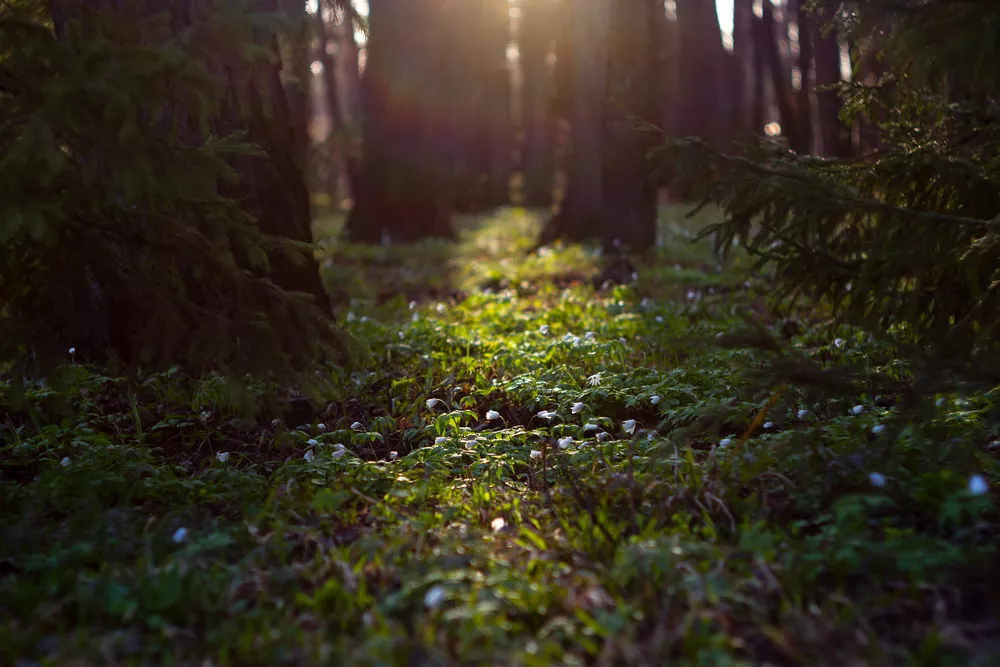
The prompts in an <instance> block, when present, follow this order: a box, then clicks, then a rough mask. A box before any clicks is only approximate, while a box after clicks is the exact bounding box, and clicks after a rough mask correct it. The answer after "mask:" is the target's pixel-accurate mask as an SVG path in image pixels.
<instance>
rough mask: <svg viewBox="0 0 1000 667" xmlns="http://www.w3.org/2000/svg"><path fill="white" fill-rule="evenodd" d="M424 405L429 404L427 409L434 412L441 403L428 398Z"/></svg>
mask: <svg viewBox="0 0 1000 667" xmlns="http://www.w3.org/2000/svg"><path fill="white" fill-rule="evenodd" d="M424 403H426V404H427V407H428V408H429V409H431V410H433V409H434V406H435V405H437V404H438V403H439V401H438V399H436V398H428V399H427V400H426V401H424Z"/></svg>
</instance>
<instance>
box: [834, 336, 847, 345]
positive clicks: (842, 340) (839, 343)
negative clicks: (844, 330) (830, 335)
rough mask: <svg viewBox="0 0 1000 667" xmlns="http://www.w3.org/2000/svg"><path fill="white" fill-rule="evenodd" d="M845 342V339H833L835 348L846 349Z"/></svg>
mask: <svg viewBox="0 0 1000 667" xmlns="http://www.w3.org/2000/svg"><path fill="white" fill-rule="evenodd" d="M845 342H846V341H844V339H843V338H834V339H833V346H834V347H844V343H845Z"/></svg>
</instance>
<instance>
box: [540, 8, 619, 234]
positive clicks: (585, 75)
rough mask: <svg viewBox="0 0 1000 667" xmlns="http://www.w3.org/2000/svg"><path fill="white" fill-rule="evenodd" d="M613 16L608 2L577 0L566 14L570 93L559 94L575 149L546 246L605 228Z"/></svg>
mask: <svg viewBox="0 0 1000 667" xmlns="http://www.w3.org/2000/svg"><path fill="white" fill-rule="evenodd" d="M610 16H611V7H610V2H609V0H577V2H575V3H574V4H573V5H572V7H571V8H570V10H569V12H568V17H567V18H568V27H569V29H568V31H567V32H568V37H569V43H568V44H566V45H565V48H564V49H563V50H562V54H565V61H566V62H565V65H566V68H567V69H566V74H568V77H567V78H569V81H567V83H568V84H569V86H568V87H569V89H570V90H568V91H567V90H565V88H564V89H563V90H562V91H561V92H562V93H563V95H564V100H565V101H567V102H568V103H569V105H570V109H569V121H570V132H571V136H572V139H571V141H572V147H571V149H570V155H569V157H568V160H567V165H566V179H567V182H566V192H565V194H564V196H563V200H562V202H561V205H560V207H559V212H558V213H556V215H555V216H554V217H553V218H552V219H551V220H550V221H549V223H548V224H547V225H546V228H545V231H544V233H543V235H542V242H543V243H547V242H551V241H552V240H555V239H557V238H565V239H573V240H584V239H591V238H599V237H600V236H601V232H602V230H603V227H604V216H605V210H604V194H603V193H604V178H603V165H602V156H603V150H602V149H603V139H604V102H605V99H606V96H607V71H608V40H607V35H608V24H609V21H610ZM566 93H568V95H566ZM567 98H568V99H567Z"/></svg>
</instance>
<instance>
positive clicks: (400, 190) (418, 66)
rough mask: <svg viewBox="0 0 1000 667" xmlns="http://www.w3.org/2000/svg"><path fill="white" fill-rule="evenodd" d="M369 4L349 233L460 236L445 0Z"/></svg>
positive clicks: (405, 238)
mask: <svg viewBox="0 0 1000 667" xmlns="http://www.w3.org/2000/svg"><path fill="white" fill-rule="evenodd" d="M369 6H370V13H369V18H368V21H369V27H370V32H371V35H370V38H369V41H368V46H367V61H366V67H365V74H364V77H363V79H362V104H363V106H364V109H365V118H364V121H363V132H362V134H363V141H364V148H363V158H362V165H361V172H360V174H359V183H358V193H357V198H356V200H355V202H354V207H353V209H352V210H351V214H350V216H349V217H348V222H347V233H348V236H349V238H351V239H352V240H354V241H357V242H363V243H378V242H386V241H388V242H409V241H415V240H417V239H420V238H425V237H441V238H452V237H453V236H454V231H453V230H452V227H451V212H452V175H453V174H452V172H453V164H452V163H451V161H450V159H449V158H450V155H451V152H452V151H451V147H450V146H449V145H448V141H449V135H448V134H447V133H448V132H449V130H450V127H449V122H450V121H451V120H452V119H451V118H450V117H449V116H447V115H445V113H444V112H443V111H442V107H443V106H445V105H442V104H441V93H442V71H441V67H442V65H443V62H442V58H443V56H442V54H443V53H444V52H445V50H444V49H443V48H441V42H442V41H443V37H444V35H439V34H438V30H437V29H436V28H437V24H436V19H437V18H438V17H439V11H438V10H439V9H440V6H439V1H438V0H371V1H370V4H369ZM447 57H451V55H450V54H448V56H447Z"/></svg>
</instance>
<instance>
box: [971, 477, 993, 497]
mask: <svg viewBox="0 0 1000 667" xmlns="http://www.w3.org/2000/svg"><path fill="white" fill-rule="evenodd" d="M989 490H990V485H989V484H988V483H987V482H986V479H985V478H984V477H983V476H982V475H973V476H972V477H970V478H969V493H971V494H972V495H974V496H982V495H986V494H987V493H989Z"/></svg>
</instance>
